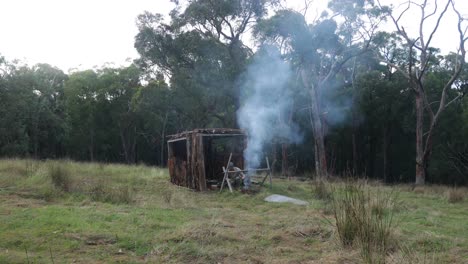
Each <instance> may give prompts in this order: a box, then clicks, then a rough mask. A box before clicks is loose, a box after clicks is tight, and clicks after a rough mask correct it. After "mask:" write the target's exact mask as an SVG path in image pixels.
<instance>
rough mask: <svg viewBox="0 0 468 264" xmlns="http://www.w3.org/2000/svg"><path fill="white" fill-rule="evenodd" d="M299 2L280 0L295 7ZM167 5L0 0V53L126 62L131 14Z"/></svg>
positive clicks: (131, 54) (59, 61)
mask: <svg viewBox="0 0 468 264" xmlns="http://www.w3.org/2000/svg"><path fill="white" fill-rule="evenodd" d="M456 1H457V2H456V4H457V5H458V6H459V9H460V10H461V11H462V13H464V14H468V1H466V0H456ZM382 2H384V3H395V2H398V1H392V0H382ZM303 3H304V0H286V5H287V6H288V7H292V8H295V9H300V8H302V7H303ZM325 5H326V1H325V0H315V1H313V5H312V8H310V10H309V17H315V16H316V14H317V13H320V11H319V10H321V9H322V8H324V7H325ZM173 7H174V4H173V3H171V2H170V0H0V55H2V56H5V57H6V59H7V60H13V59H19V60H21V61H23V62H25V63H28V64H30V65H32V64H35V63H49V64H51V65H53V66H57V67H58V68H60V69H62V70H64V71H65V72H68V70H69V69H90V68H93V67H101V66H103V65H104V64H110V65H114V66H121V65H127V64H128V63H129V62H130V61H131V60H132V59H135V58H137V57H138V53H137V52H136V50H135V49H134V47H133V44H134V37H135V35H136V34H137V33H138V30H137V27H136V24H135V21H136V17H137V16H138V15H139V14H141V13H143V12H144V11H150V12H153V13H162V14H168V13H169V11H170V10H171V9H172V8H173ZM467 17H468V16H467ZM413 18H414V15H413V14H409V15H408V16H407V22H409V23H408V25H412V26H413V27H414V26H415V24H414V23H411V22H412V21H411V19H413ZM453 18H454V17H453V15H452V16H448V17H447V18H446V21H444V22H445V23H444V26H443V27H442V28H441V30H440V32H441V33H440V34H441V36H439V39H441V41H438V42H434V45H435V46H438V47H442V48H443V51H445V52H447V51H449V50H454V49H455V47H456V45H455V44H454V41H449V40H450V39H451V38H452V39H453V34H455V28H453V27H448V26H446V25H448V24H452V25H453V23H454V21H451V19H452V20H453ZM408 28H409V30H411V26H409V27H408ZM392 29H393V28H392ZM413 29H415V28H413Z"/></svg>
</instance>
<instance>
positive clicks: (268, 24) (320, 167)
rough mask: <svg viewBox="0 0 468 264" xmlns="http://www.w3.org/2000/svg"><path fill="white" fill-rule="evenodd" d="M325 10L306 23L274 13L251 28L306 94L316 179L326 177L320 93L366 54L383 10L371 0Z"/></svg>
mask: <svg viewBox="0 0 468 264" xmlns="http://www.w3.org/2000/svg"><path fill="white" fill-rule="evenodd" d="M329 8H330V10H331V11H332V12H333V14H331V15H330V14H328V13H327V12H324V13H323V14H322V16H321V17H320V18H318V19H317V20H316V21H314V22H313V23H312V24H309V23H308V22H307V20H306V18H305V17H304V14H301V13H299V12H295V11H292V10H280V11H278V12H277V13H276V14H275V15H273V16H272V17H270V18H268V19H265V20H263V21H261V22H260V23H259V24H258V26H257V27H256V29H255V35H256V36H257V37H260V39H261V41H263V42H270V43H275V44H277V45H279V46H281V48H282V50H283V52H284V54H285V55H286V57H287V58H288V59H289V60H291V62H292V64H293V65H295V67H296V68H297V72H298V79H299V80H300V81H301V84H302V86H303V87H304V88H306V90H307V91H308V93H309V98H310V113H311V114H310V117H311V118H310V119H311V126H312V129H313V133H314V140H315V144H314V150H315V153H316V155H315V157H316V158H315V160H316V161H315V163H316V171H317V174H318V175H319V176H321V177H326V176H327V175H328V172H327V153H326V148H325V136H326V133H327V127H326V126H325V122H324V120H325V119H326V112H327V107H329V106H327V104H326V102H324V101H323V100H322V99H323V93H324V91H325V90H326V89H327V87H329V86H330V84H331V83H332V82H333V81H334V78H335V77H336V76H337V74H339V72H340V71H341V70H342V68H343V67H344V65H345V64H346V63H348V62H349V61H350V59H352V58H354V57H356V56H359V55H361V54H364V53H365V52H367V51H368V50H369V48H370V47H371V43H372V40H373V37H374V35H375V32H376V30H377V26H378V24H379V23H380V21H382V20H383V19H384V17H385V16H384V15H385V13H386V11H387V9H386V8H379V7H377V6H374V5H373V1H344V0H336V1H331V2H330V3H329ZM338 18H339V19H338ZM337 21H339V22H337Z"/></svg>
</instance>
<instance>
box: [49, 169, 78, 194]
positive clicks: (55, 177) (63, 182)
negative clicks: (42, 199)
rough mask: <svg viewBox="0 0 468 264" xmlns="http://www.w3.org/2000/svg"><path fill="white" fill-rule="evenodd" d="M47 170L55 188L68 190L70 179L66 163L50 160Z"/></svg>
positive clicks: (69, 188) (70, 183)
mask: <svg viewBox="0 0 468 264" xmlns="http://www.w3.org/2000/svg"><path fill="white" fill-rule="evenodd" d="M47 171H48V175H49V176H50V179H51V180H52V183H53V185H54V187H55V188H57V189H60V190H62V191H64V192H70V190H71V186H72V181H71V177H70V171H69V170H68V168H67V167H66V164H62V162H50V163H49V164H48V168H47Z"/></svg>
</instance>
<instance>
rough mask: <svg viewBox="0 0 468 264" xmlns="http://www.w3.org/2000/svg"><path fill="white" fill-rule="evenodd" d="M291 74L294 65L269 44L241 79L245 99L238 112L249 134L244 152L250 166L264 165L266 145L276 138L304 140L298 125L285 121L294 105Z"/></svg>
mask: <svg viewBox="0 0 468 264" xmlns="http://www.w3.org/2000/svg"><path fill="white" fill-rule="evenodd" d="M291 76H292V71H291V68H290V66H289V65H288V64H287V63H286V62H284V60H282V58H281V56H280V53H279V51H278V50H277V49H275V48H273V47H265V48H263V49H262V50H261V51H260V52H258V53H257V55H256V57H255V58H254V59H253V62H252V63H251V64H250V65H249V67H248V68H247V71H246V72H245V74H244V75H243V76H242V78H241V82H240V86H241V87H240V88H241V100H244V101H243V102H242V103H243V104H242V106H241V108H240V109H239V111H238V112H237V121H238V124H239V126H240V128H242V129H244V130H245V131H247V134H248V143H247V148H246V150H245V151H244V158H245V160H246V162H247V163H246V165H247V168H258V167H259V166H260V163H261V160H262V159H263V148H264V146H265V144H266V143H271V142H272V140H273V139H278V138H280V139H281V140H282V141H283V142H284V141H287V142H290V143H298V142H299V141H301V139H302V136H301V135H300V133H299V129H298V126H297V125H295V124H294V123H292V122H291V123H290V122H282V120H285V119H287V116H288V113H289V112H290V111H292V109H291V107H292V106H293V98H292V93H291V90H290V89H288V84H289V83H290V80H291ZM285 117H286V118H285Z"/></svg>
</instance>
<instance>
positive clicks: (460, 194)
mask: <svg viewBox="0 0 468 264" xmlns="http://www.w3.org/2000/svg"><path fill="white" fill-rule="evenodd" d="M465 195H466V193H465V190H463V189H461V188H450V189H449V190H447V200H448V202H449V203H460V202H463V200H464V199H465Z"/></svg>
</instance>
